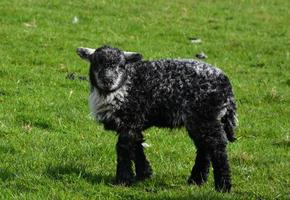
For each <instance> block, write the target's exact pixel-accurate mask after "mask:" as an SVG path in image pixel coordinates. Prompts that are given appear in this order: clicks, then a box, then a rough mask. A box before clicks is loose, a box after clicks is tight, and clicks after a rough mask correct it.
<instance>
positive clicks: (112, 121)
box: [77, 46, 236, 192]
mask: <svg viewBox="0 0 290 200" xmlns="http://www.w3.org/2000/svg"><path fill="white" fill-rule="evenodd" d="M77 53H78V54H79V55H80V57H81V58H83V59H86V60H88V61H89V62H90V73H89V76H90V83H91V95H90V106H91V110H92V112H93V114H94V116H95V117H96V119H97V120H98V121H99V122H101V123H103V124H104V127H105V128H106V129H109V130H113V131H116V132H117V133H118V142H117V145H116V150H117V174H116V181H117V183H120V184H125V185H130V184H131V183H132V182H133V180H134V178H135V177H134V173H133V169H132V167H133V166H132V164H133V163H132V161H133V162H134V163H135V168H136V178H137V179H146V178H149V177H150V176H151V175H152V169H151V166H150V164H149V161H148V160H147V159H146V156H145V154H144V151H143V146H142V143H143V142H144V138H143V135H142V131H144V130H145V129H147V128H149V127H151V126H157V127H169V128H175V127H180V126H185V127H186V129H187V131H188V134H189V136H190V137H191V139H192V140H193V141H194V144H195V145H196V147H197V155H196V160H195V165H194V166H193V168H192V171H191V175H190V177H189V179H188V182H189V183H195V184H197V185H202V184H203V183H205V182H206V181H207V177H208V172H209V167H210V162H211V163H212V165H213V169H214V179H215V188H216V190H218V191H225V192H229V191H230V189H231V177H230V169H229V163H228V158H227V151H226V145H227V141H234V140H235V135H234V130H235V127H236V105H235V101H234V95H233V91H232V87H231V84H230V81H229V79H228V78H227V76H226V75H225V74H224V73H223V72H222V71H221V70H220V69H218V68H216V67H213V66H212V65H209V64H207V63H203V62H199V61H195V60H180V59H163V60H157V61H144V60H142V56H141V55H140V54H138V53H132V52H124V51H121V50H119V49H117V48H112V47H109V46H103V47H100V48H98V49H89V48H78V49H77Z"/></svg>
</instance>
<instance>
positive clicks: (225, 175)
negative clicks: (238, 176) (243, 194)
mask: <svg viewBox="0 0 290 200" xmlns="http://www.w3.org/2000/svg"><path fill="white" fill-rule="evenodd" d="M203 130H206V132H207V134H206V135H205V138H204V139H205V142H206V146H207V148H208V149H209V151H210V157H211V162H212V166H213V172H214V182H215V189H216V190H217V191H220V192H230V190H231V187H232V184H231V175H230V166H229V162H228V155H227V150H226V145H227V138H226V133H225V132H224V129H223V125H222V124H221V123H220V122H219V121H215V122H212V123H208V124H207V129H205V128H203Z"/></svg>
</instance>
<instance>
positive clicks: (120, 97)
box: [89, 84, 128, 122]
mask: <svg viewBox="0 0 290 200" xmlns="http://www.w3.org/2000/svg"><path fill="white" fill-rule="evenodd" d="M127 94H128V93H127V85H126V84H124V85H123V86H122V87H120V88H119V89H118V90H116V91H113V92H111V93H109V94H107V95H105V96H104V95H101V94H100V93H99V91H98V89H97V88H93V90H92V92H91V94H90V96H89V106H90V110H91V114H92V115H93V117H95V118H96V120H98V121H100V122H102V121H103V120H105V119H109V118H110V117H111V116H112V114H113V113H114V112H115V111H116V110H118V109H119V108H120V107H121V106H122V104H123V103H124V102H125V100H126V96H127ZM115 120H117V119H115Z"/></svg>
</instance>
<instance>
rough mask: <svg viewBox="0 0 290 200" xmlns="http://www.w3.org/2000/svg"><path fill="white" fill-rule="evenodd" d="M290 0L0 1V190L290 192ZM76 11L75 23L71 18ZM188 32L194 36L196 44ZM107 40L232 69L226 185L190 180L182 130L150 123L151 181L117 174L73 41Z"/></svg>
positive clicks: (89, 194) (49, 194)
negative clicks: (234, 115)
mask: <svg viewBox="0 0 290 200" xmlns="http://www.w3.org/2000/svg"><path fill="white" fill-rule="evenodd" d="M289 7H290V2H289V1H285V0H276V1H270V0H264V1H260V0H244V1H237V0H234V1H214V0H206V1H191V0H179V1H165V0H158V1H153V0H148V1H141V0H133V1H129V0H124V1H121V0H117V1H112V0H109V1H101V0H100V1H97V2H96V1H90V0H85V1H82V3H80V2H79V1H75V0H71V1H66V2H63V1H60V0H52V1H47V0H43V1H36V0H29V1H21V0H12V1H11V0H9V1H8V0H1V1H0V25H1V28H0V38H1V39H0V40H1V45H0V55H1V59H0V198H1V199H289V198H290V171H289V166H290V154H289V148H290V66H289V63H290V57H289V56H290V55H289V53H290V52H289V49H290V48H289V47H290V22H289V21H290V15H289ZM74 16H77V17H78V19H79V20H78V23H72V20H73V18H74ZM189 37H199V38H201V39H202V43H201V44H192V43H190V41H189V40H188V38H189ZM103 44H111V45H113V46H117V47H120V48H123V49H126V50H128V51H139V52H142V54H143V55H144V57H145V58H146V59H157V58H166V57H184V58H193V57H194V55H195V54H196V53H199V52H202V51H203V52H205V53H206V54H207V55H208V59H207V60H206V61H207V62H209V63H212V64H215V65H217V66H219V67H220V68H222V69H223V70H224V71H225V72H226V73H227V74H228V75H229V77H230V78H231V80H232V83H233V86H234V90H235V94H236V98H237V103H238V111H239V121H240V126H239V129H238V133H237V135H238V141H237V142H236V143H233V144H230V145H229V155H230V163H231V167H232V175H233V190H232V193H230V194H220V193H217V192H215V191H214V189H213V188H214V187H213V177H212V172H211V175H210V180H209V182H208V183H207V184H206V185H205V186H204V187H202V188H198V187H196V186H188V185H187V184H186V179H187V176H188V175H189V172H190V170H191V167H192V165H193V161H194V157H195V149H194V147H193V145H192V142H191V141H190V139H189V138H188V137H187V135H186V133H185V131H184V130H183V129H181V130H168V129H157V128H151V129H149V130H148V131H146V133H145V135H146V138H147V142H148V143H149V144H151V147H150V148H148V149H147V150H146V152H147V155H148V158H149V159H150V161H151V163H152V165H153V168H154V176H153V178H152V179H151V180H148V181H146V182H142V183H136V184H135V185H134V186H133V187H129V188H128V187H121V186H115V185H113V180H114V174H115V162H116V161H115V160H116V157H115V147H114V145H115V142H116V137H115V135H114V134H111V133H107V131H104V130H103V128H102V126H101V125H100V124H96V123H94V121H93V120H92V119H91V117H90V116H89V110H88V106H87V97H88V92H89V89H88V83H87V82H86V81H81V80H69V79H66V76H67V74H69V73H72V72H75V73H76V74H78V75H82V76H86V75H87V71H88V66H87V64H86V63H84V62H82V61H81V60H80V59H79V58H78V57H77V55H76V53H75V49H76V47H78V46H88V47H98V46H100V45H103Z"/></svg>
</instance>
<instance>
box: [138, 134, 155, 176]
mask: <svg viewBox="0 0 290 200" xmlns="http://www.w3.org/2000/svg"><path fill="white" fill-rule="evenodd" d="M143 142H144V138H143V135H142V133H141V132H139V133H138V135H137V138H136V141H135V148H134V152H135V155H134V162H135V168H136V178H137V179H138V180H144V179H147V178H150V177H151V175H152V168H151V166H150V163H149V161H148V160H147V158H146V155H145V153H144V147H143V145H142V143H143Z"/></svg>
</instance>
